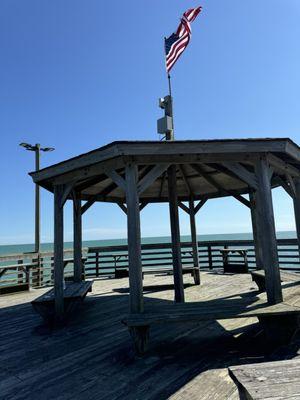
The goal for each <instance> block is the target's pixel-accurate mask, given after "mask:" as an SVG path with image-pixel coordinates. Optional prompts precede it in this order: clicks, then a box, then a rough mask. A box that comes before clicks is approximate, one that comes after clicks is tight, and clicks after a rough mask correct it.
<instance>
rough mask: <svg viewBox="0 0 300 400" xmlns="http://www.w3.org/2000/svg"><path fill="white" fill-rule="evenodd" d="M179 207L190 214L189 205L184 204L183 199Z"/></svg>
mask: <svg viewBox="0 0 300 400" xmlns="http://www.w3.org/2000/svg"><path fill="white" fill-rule="evenodd" d="M178 207H180V208H181V209H182V210H183V211H185V212H186V213H187V214H189V215H190V209H189V207H187V206H186V205H185V204H183V203H182V201H179V202H178Z"/></svg>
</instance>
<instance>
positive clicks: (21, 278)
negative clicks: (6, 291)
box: [17, 260, 24, 284]
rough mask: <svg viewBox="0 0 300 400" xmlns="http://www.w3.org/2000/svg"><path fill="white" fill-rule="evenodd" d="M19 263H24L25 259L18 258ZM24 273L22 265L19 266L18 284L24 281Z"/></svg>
mask: <svg viewBox="0 0 300 400" xmlns="http://www.w3.org/2000/svg"><path fill="white" fill-rule="evenodd" d="M18 264H20V265H21V264H23V260H18ZM23 273H24V272H23V271H22V269H21V267H18V274H17V275H18V284H21V283H24V280H23Z"/></svg>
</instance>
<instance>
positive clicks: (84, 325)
mask: <svg viewBox="0 0 300 400" xmlns="http://www.w3.org/2000/svg"><path fill="white" fill-rule="evenodd" d="M201 279H202V287H201V290H199V286H197V285H194V281H193V278H192V277H191V276H188V275H187V276H185V298H186V302H187V304H189V303H190V302H195V301H200V302H205V303H206V304H210V305H211V306H214V305H215V306H216V307H217V306H219V305H220V304H226V303H235V302H236V303H241V302H245V299H249V301H250V302H252V301H255V299H256V298H257V296H258V290H257V286H256V284H255V283H254V282H253V281H252V280H251V276H250V275H248V274H242V275H233V274H226V275H224V274H223V273H220V272H218V271H208V272H203V273H202V274H201ZM45 291H47V288H42V289H32V290H31V291H30V292H24V293H17V294H13V295H9V296H2V297H0V307H1V309H0V320H1V353H0V361H1V384H0V390H1V397H2V398H6V399H12V400H21V399H25V398H31V399H40V398H41V397H40V396H41V393H42V395H43V399H53V398H61V399H70V398H74V395H75V394H76V399H87V398H88V399H99V398H101V399H105V400H114V399H121V398H122V399H132V398H137V399H146V400H147V399H153V400H154V399H157V398H160V399H167V398H171V399H174V400H175V399H176V400H177V399H181V398H201V399H202V400H211V399H215V400H224V399H230V400H238V399H239V395H238V389H237V387H236V386H235V384H234V382H233V381H232V380H231V378H230V377H229V374H228V366H232V365H240V364H249V363H254V362H263V361H269V360H278V359H279V360H280V359H282V358H285V357H289V358H291V357H293V358H295V357H296V358H297V357H299V354H298V353H297V350H295V349H297V347H296V344H297V343H295V344H294V346H291V347H283V348H282V349H281V352H277V354H273V351H274V349H273V350H272V349H269V350H267V349H266V346H265V343H266V341H265V338H264V334H263V331H262V329H261V327H260V324H259V323H258V320H257V318H255V317H251V316H249V317H247V318H242V319H238V318H234V319H226V320H217V321H200V322H194V321H192V322H186V323H185V324H184V325H182V324H172V323H171V324H167V325H155V326H153V327H152V328H151V342H150V347H149V352H148V354H147V357H144V358H136V356H135V355H134V352H133V350H132V346H131V343H130V341H129V340H128V339H129V337H128V331H127V328H126V327H125V326H124V325H122V324H121V323H120V320H121V319H124V318H125V317H126V315H127V313H128V301H129V286H128V279H127V278H123V279H105V278H99V279H96V280H95V281H94V285H93V292H92V293H89V294H88V295H87V297H86V300H85V303H84V304H83V305H82V306H81V308H80V309H79V310H78V312H76V314H75V315H73V316H72V318H71V319H70V320H69V321H68V323H67V324H66V325H65V327H64V328H63V329H61V330H57V331H51V330H49V328H47V326H45V325H42V324H41V323H42V320H41V318H40V316H39V315H38V314H36V313H34V312H33V310H32V307H31V304H30V302H31V301H32V300H33V299H34V298H36V297H38V296H40V295H41V294H42V293H44V292H45ZM144 301H145V307H151V308H152V307H158V306H169V307H171V306H172V304H173V278H172V276H160V275H159V276H155V275H147V276H145V278H144ZM298 348H299V347H298Z"/></svg>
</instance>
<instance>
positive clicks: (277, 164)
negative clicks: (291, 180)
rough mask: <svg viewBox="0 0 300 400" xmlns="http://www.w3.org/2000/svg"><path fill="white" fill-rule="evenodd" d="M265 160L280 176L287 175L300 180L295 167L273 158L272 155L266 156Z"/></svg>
mask: <svg viewBox="0 0 300 400" xmlns="http://www.w3.org/2000/svg"><path fill="white" fill-rule="evenodd" d="M267 160H268V162H269V163H270V164H271V166H272V167H273V168H274V170H275V171H276V172H277V173H279V174H280V175H286V174H289V175H291V176H294V177H296V178H300V171H299V170H298V169H297V168H296V167H294V166H292V165H291V164H288V163H286V162H284V161H283V160H281V158H279V157H277V156H275V155H274V154H268V155H267Z"/></svg>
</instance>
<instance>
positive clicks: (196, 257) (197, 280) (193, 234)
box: [189, 197, 200, 285]
mask: <svg viewBox="0 0 300 400" xmlns="http://www.w3.org/2000/svg"><path fill="white" fill-rule="evenodd" d="M189 210H190V226H191V239H192V250H193V263H194V268H195V270H194V280H195V284H196V285H200V265H199V254H198V239H197V228H196V218H195V215H196V213H195V204H194V200H193V198H192V197H191V198H190V201H189Z"/></svg>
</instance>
